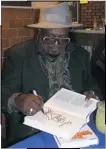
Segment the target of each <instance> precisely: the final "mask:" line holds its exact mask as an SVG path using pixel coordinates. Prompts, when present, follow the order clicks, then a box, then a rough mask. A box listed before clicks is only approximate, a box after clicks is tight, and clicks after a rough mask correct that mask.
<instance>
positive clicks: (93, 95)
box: [84, 91, 99, 101]
mask: <svg viewBox="0 0 106 149" xmlns="http://www.w3.org/2000/svg"><path fill="white" fill-rule="evenodd" d="M84 95H85V96H86V98H85V100H86V101H89V100H90V98H94V99H97V100H99V98H98V97H97V96H96V95H95V93H94V92H93V91H88V92H84Z"/></svg>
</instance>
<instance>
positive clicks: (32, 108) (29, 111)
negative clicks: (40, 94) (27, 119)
mask: <svg viewBox="0 0 106 149" xmlns="http://www.w3.org/2000/svg"><path fill="white" fill-rule="evenodd" d="M38 111H41V106H40V105H39V104H37V103H35V102H34V101H33V100H30V101H27V102H26V103H25V104H24V108H23V113H24V114H25V115H34V114H36V113H37V112H38Z"/></svg>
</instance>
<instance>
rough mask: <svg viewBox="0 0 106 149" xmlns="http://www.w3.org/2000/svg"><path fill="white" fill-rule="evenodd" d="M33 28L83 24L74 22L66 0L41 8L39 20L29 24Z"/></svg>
mask: <svg viewBox="0 0 106 149" xmlns="http://www.w3.org/2000/svg"><path fill="white" fill-rule="evenodd" d="M27 26H28V27H31V28H68V27H74V28H75V27H80V26H82V24H79V23H72V11H70V5H69V4H68V3H66V2H64V3H60V4H57V5H53V6H50V7H45V8H41V9H40V17H39V22H38V23H36V24H30V25H27Z"/></svg>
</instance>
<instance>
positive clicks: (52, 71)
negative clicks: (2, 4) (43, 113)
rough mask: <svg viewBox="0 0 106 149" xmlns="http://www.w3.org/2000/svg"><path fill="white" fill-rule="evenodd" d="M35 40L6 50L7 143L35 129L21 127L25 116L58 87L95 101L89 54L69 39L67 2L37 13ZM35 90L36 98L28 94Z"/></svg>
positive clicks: (4, 73)
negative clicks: (37, 33) (38, 18)
mask: <svg viewBox="0 0 106 149" xmlns="http://www.w3.org/2000/svg"><path fill="white" fill-rule="evenodd" d="M28 26H29V27H33V28H40V30H39V35H38V38H37V39H36V40H35V39H34V40H31V41H27V42H24V43H21V44H19V45H17V46H14V47H12V48H10V49H9V50H7V51H6V53H5V57H6V59H5V61H4V66H3V72H2V110H3V111H4V113H5V114H7V119H8V129H7V137H8V138H9V142H10V143H13V141H17V140H20V139H23V138H25V137H27V136H28V135H31V134H33V133H35V132H37V130H35V129H32V128H30V127H28V126H25V125H23V124H22V122H23V118H24V116H25V115H34V114H36V112H37V111H39V110H42V106H43V102H46V101H47V100H48V99H49V98H50V97H51V96H52V95H53V94H55V93H56V92H57V91H58V90H60V89H61V87H64V88H67V89H69V90H74V91H76V92H78V93H81V94H86V95H87V97H86V98H87V99H90V98H91V97H94V98H97V96H96V95H97V93H98V89H96V87H93V86H92V77H91V72H90V62H89V54H88V52H87V51H86V50H84V49H83V48H81V47H79V46H76V45H73V44H72V43H71V41H70V38H69V31H70V27H77V26H79V24H72V22H71V12H70V10H69V5H68V4H67V3H62V4H59V5H56V6H53V7H50V8H45V9H43V10H42V11H41V13H40V22H39V23H38V24H32V25H28ZM33 90H36V92H37V94H38V95H37V96H35V95H34V94H32V93H31V92H30V91H33Z"/></svg>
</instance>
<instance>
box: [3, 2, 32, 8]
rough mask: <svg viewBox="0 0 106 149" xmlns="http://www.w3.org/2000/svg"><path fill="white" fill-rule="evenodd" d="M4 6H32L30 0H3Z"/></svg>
mask: <svg viewBox="0 0 106 149" xmlns="http://www.w3.org/2000/svg"><path fill="white" fill-rule="evenodd" d="M1 5H2V6H29V7H31V2H30V1H22V2H20V1H1Z"/></svg>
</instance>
